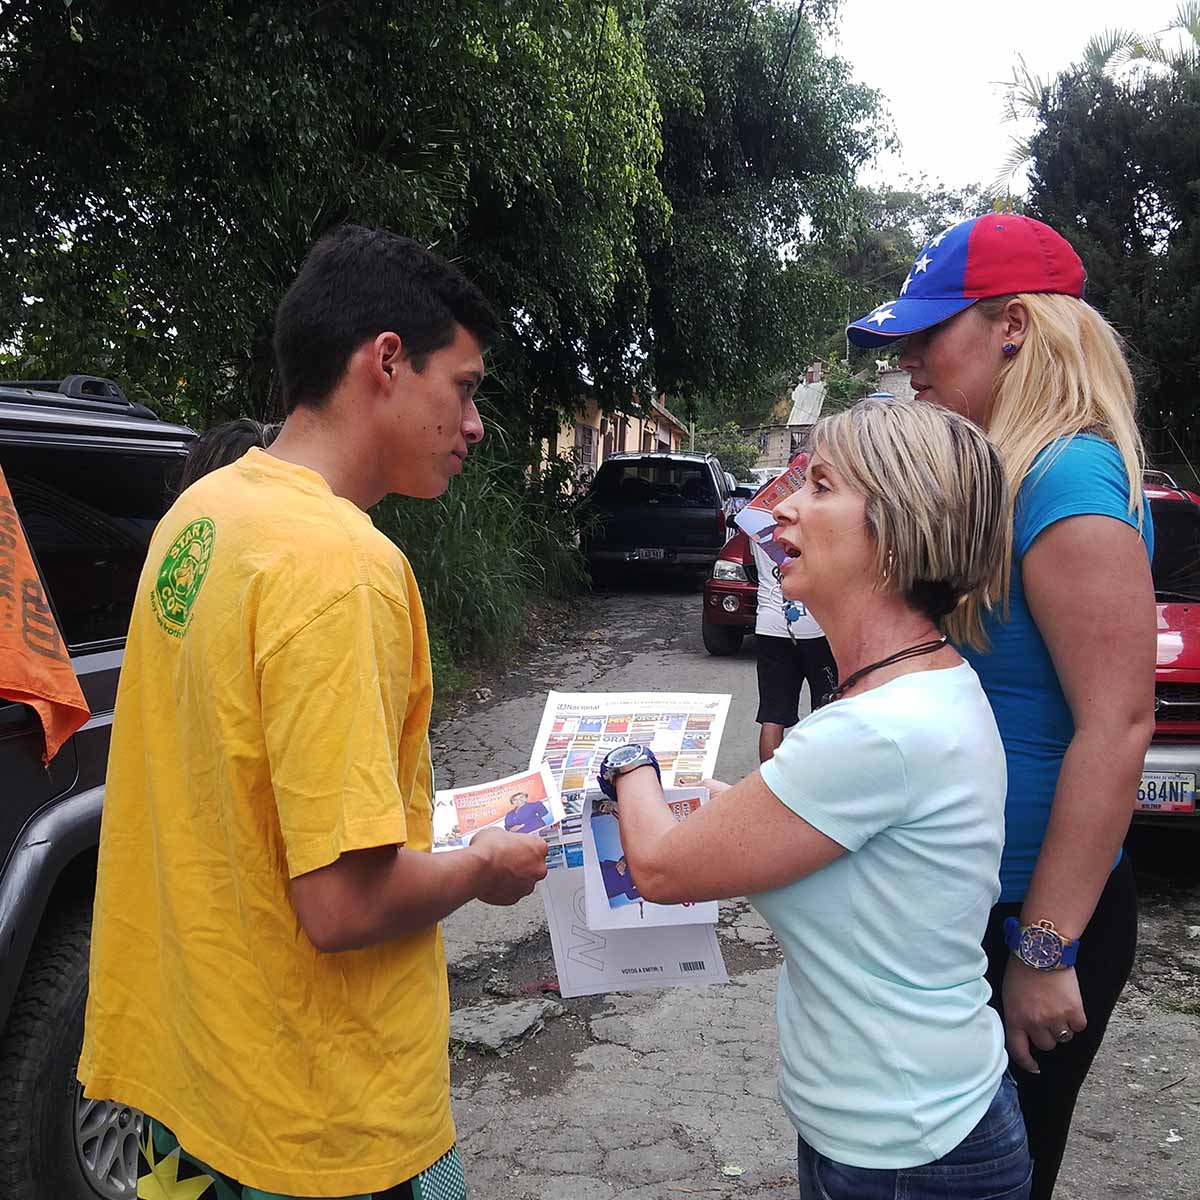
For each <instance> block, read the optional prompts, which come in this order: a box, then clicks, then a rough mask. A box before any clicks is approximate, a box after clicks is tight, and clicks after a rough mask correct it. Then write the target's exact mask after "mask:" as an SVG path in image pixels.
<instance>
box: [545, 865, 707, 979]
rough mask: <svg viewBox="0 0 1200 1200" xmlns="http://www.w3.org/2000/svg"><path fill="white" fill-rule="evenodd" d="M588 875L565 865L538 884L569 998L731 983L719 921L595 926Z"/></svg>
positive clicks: (559, 971)
mask: <svg viewBox="0 0 1200 1200" xmlns="http://www.w3.org/2000/svg"><path fill="white" fill-rule="evenodd" d="M560 848H561V849H564V850H566V849H569V847H560ZM583 875H584V872H583V868H582V867H574V868H571V867H560V868H556V869H554V870H551V871H550V872H549V874H547V876H546V878H545V879H544V880H542V882H541V883H539V884H538V890H539V891H540V892H541V896H542V903H543V904H544V905H545V907H546V923H547V924H548V925H549V927H550V945H551V946H552V948H553V950H554V965H555V968H556V969H557V971H558V986H559V991H560V992H561V994H562V995H563V996H564V997H568V998H569V997H571V996H594V995H597V994H598V993H601V992H636V991H645V990H646V989H648V988H666V987H693V986H697V985H700V984H708V983H728V982H729V975H728V973H727V972H726V970H725V960H724V959H723V958H722V957H721V947H720V944H719V943H718V941H717V930H716V926H715V925H667V926H658V927H651V928H642V929H606V930H599V931H598V930H591V929H589V928H588V925H587V916H586V910H585V904H586V900H585V885H584V879H583Z"/></svg>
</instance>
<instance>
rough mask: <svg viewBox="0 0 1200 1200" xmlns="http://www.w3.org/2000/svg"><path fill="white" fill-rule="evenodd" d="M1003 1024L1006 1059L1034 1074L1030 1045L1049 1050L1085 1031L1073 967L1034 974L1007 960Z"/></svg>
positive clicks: (1031, 968) (1012, 960)
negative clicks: (1067, 1033) (1065, 1035)
mask: <svg viewBox="0 0 1200 1200" xmlns="http://www.w3.org/2000/svg"><path fill="white" fill-rule="evenodd" d="M1003 991H1004V1025H1005V1040H1006V1042H1007V1043H1008V1056H1009V1058H1011V1059H1012V1061H1013V1062H1014V1063H1015V1064H1016V1065H1017V1066H1018V1067H1021V1068H1022V1069H1023V1070H1026V1071H1029V1072H1030V1073H1031V1074H1033V1075H1037V1074H1038V1065H1037V1060H1036V1059H1035V1058H1034V1057H1033V1051H1032V1049H1031V1048H1030V1044H1031V1043H1032V1045H1034V1046H1036V1047H1037V1048H1038V1049H1039V1050H1053V1049H1054V1048H1055V1047H1056V1046H1059V1045H1062V1044H1064V1043H1065V1042H1069V1041H1070V1040H1071V1038H1066V1037H1061V1036H1060V1035H1061V1034H1063V1033H1064V1032H1065V1031H1068V1030H1069V1031H1070V1034H1071V1037H1074V1036H1075V1034H1077V1033H1082V1032H1083V1031H1084V1030H1085V1029H1086V1028H1087V1016H1086V1015H1085V1014H1084V1011H1083V1000H1082V998H1081V997H1080V995H1079V980H1078V979H1077V978H1076V976H1075V970H1074V968H1070V969H1068V970H1066V971H1037V970H1035V969H1034V968H1033V967H1030V966H1026V964H1025V963H1023V962H1021V961H1020V960H1019V959H1016V958H1010V959H1009V960H1008V965H1007V967H1006V968H1005V971H1004V987H1003Z"/></svg>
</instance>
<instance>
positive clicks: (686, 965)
mask: <svg viewBox="0 0 1200 1200" xmlns="http://www.w3.org/2000/svg"><path fill="white" fill-rule="evenodd" d="M679 969H680V970H681V971H703V970H704V960H703V959H699V958H698V959H694V960H693V961H692V962H681V963H680V964H679Z"/></svg>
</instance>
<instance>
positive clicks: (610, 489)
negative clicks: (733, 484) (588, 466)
mask: <svg viewBox="0 0 1200 1200" xmlns="http://www.w3.org/2000/svg"><path fill="white" fill-rule="evenodd" d="M594 490H595V494H596V496H597V498H599V499H601V500H603V501H604V502H605V503H606V504H611V505H614V506H617V507H621V506H626V505H634V504H656V505H659V506H660V507H663V508H711V507H712V506H713V505H715V504H716V503H717V495H716V492H715V490H714V485H713V478H712V472H711V471H710V470H709V468H708V466H707V464H706V463H702V462H672V461H670V460H669V459H629V460H627V461H623V462H611V461H610V462H606V463H605V464H604V465H603V466H602V467H601V468H600V470H599V472H598V473H597V475H596V482H595V485H594Z"/></svg>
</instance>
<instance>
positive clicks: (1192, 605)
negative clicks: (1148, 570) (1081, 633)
mask: <svg viewBox="0 0 1200 1200" xmlns="http://www.w3.org/2000/svg"><path fill="white" fill-rule="evenodd" d="M1171 482H1174V481H1171ZM1146 495H1147V497H1148V498H1149V500H1150V509H1151V511H1152V512H1153V514H1154V542H1155V546H1154V598H1155V600H1156V601H1157V610H1158V665H1157V668H1156V671H1155V682H1154V712H1155V729H1154V740H1153V741H1152V742H1151V743H1150V749H1149V751H1147V753H1146V765H1145V767H1144V768H1143V773H1142V780H1141V785H1140V786H1139V787H1138V794H1137V798H1136V800H1135V802H1134V803H1135V813H1134V819H1135V820H1137V821H1139V822H1142V823H1151V822H1152V823H1155V824H1166V823H1169V822H1172V821H1176V822H1177V821H1179V820H1180V819H1183V820H1184V821H1185V822H1186V823H1187V824H1188V825H1189V826H1195V827H1196V828H1200V825H1196V824H1195V821H1194V818H1195V817H1196V776H1197V775H1200V496H1197V495H1196V494H1195V493H1194V492H1188V491H1184V490H1183V489H1182V488H1179V487H1168V486H1158V485H1155V484H1152V483H1150V482H1147V485H1146ZM1189 817H1190V818H1193V820H1190V821H1189V820H1187V818H1189Z"/></svg>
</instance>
